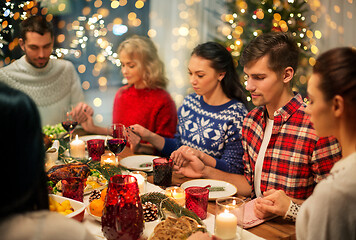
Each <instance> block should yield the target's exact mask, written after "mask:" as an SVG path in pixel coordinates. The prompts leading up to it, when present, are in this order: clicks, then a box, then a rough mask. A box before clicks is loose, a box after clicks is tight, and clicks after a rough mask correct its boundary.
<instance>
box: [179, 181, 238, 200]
mask: <svg viewBox="0 0 356 240" xmlns="http://www.w3.org/2000/svg"><path fill="white" fill-rule="evenodd" d="M207 185H210V186H212V187H224V188H225V189H224V191H213V192H209V200H215V199H217V198H220V197H230V196H232V195H234V194H235V193H236V192H237V189H236V187H235V186H234V185H232V184H230V183H228V182H225V181H220V180H214V179H195V180H190V181H187V182H185V183H183V184H182V185H181V187H182V188H183V189H186V188H188V187H193V186H197V187H205V186H207Z"/></svg>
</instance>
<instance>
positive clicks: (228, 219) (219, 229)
mask: <svg viewBox="0 0 356 240" xmlns="http://www.w3.org/2000/svg"><path fill="white" fill-rule="evenodd" d="M244 208H245V202H244V200H242V199H240V198H238V197H223V198H218V199H216V208H215V209H216V214H215V230H214V231H215V235H216V236H217V237H219V238H221V239H242V229H243V219H244Z"/></svg>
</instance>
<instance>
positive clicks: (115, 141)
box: [107, 123, 127, 156]
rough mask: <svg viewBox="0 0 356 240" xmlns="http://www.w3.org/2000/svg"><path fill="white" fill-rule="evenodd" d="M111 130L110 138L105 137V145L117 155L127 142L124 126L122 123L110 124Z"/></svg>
mask: <svg viewBox="0 0 356 240" xmlns="http://www.w3.org/2000/svg"><path fill="white" fill-rule="evenodd" d="M111 130H112V136H113V138H112V139H107V146H108V148H109V149H110V151H111V152H113V153H114V154H115V156H117V155H118V154H119V153H121V152H122V151H123V150H124V148H125V146H126V143H127V133H126V128H125V126H124V125H123V124H120V123H119V124H113V125H112V126H111Z"/></svg>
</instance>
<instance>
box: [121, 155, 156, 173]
mask: <svg viewBox="0 0 356 240" xmlns="http://www.w3.org/2000/svg"><path fill="white" fill-rule="evenodd" d="M155 158H159V156H152V155H134V156H129V157H125V158H123V159H121V160H120V165H121V166H123V167H125V168H127V169H130V170H138V171H145V172H152V171H153V159H155Z"/></svg>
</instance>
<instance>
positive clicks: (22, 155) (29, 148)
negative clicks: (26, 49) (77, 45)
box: [0, 83, 48, 219]
mask: <svg viewBox="0 0 356 240" xmlns="http://www.w3.org/2000/svg"><path fill="white" fill-rule="evenodd" d="M0 113H1V117H0V127H1V128H2V129H1V135H0V154H1V155H0V156H1V163H0V164H1V171H2V172H3V174H0V175H1V177H0V181H1V183H2V186H3V188H2V190H1V191H3V194H1V196H2V197H1V205H0V219H4V218H6V217H8V216H10V215H12V214H15V213H23V212H28V211H34V210H40V209H48V191H47V184H46V173H45V170H44V151H45V150H44V145H43V137H42V129H41V122H40V117H39V113H38V110H37V107H36V105H35V103H34V102H33V101H32V99H30V97H28V96H27V95H26V94H25V93H23V92H20V91H18V90H15V89H12V88H10V87H8V86H6V85H5V84H3V83H0Z"/></svg>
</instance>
